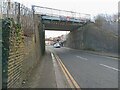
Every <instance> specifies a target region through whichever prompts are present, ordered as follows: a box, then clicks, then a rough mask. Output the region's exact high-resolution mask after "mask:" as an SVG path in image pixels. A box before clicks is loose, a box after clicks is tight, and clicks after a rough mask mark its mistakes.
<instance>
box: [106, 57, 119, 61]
mask: <svg viewBox="0 0 120 90" xmlns="http://www.w3.org/2000/svg"><path fill="white" fill-rule="evenodd" d="M106 58H110V59H115V60H118V58H114V57H106Z"/></svg>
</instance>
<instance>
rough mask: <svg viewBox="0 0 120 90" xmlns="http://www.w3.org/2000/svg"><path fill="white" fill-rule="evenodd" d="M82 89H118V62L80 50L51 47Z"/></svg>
mask: <svg viewBox="0 0 120 90" xmlns="http://www.w3.org/2000/svg"><path fill="white" fill-rule="evenodd" d="M49 49H50V50H51V52H54V53H56V54H57V55H58V56H59V58H60V59H61V60H62V62H63V63H64V64H65V66H66V68H67V69H68V71H69V72H70V73H71V75H72V76H73V78H74V79H75V80H76V82H77V83H78V84H79V85H80V87H81V88H118V72H119V70H118V60H117V59H115V58H112V57H107V56H101V55H95V54H91V53H87V52H84V51H80V50H73V49H68V48H65V47H62V48H53V47H49Z"/></svg>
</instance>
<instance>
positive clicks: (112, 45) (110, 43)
mask: <svg viewBox="0 0 120 90" xmlns="http://www.w3.org/2000/svg"><path fill="white" fill-rule="evenodd" d="M66 46H67V47H70V48H75V49H82V50H92V51H105V52H115V53H117V51H118V37H117V36H116V35H114V34H113V33H111V32H109V31H108V30H106V31H105V30H101V29H100V28H98V27H96V26H95V24H93V23H91V24H87V25H85V26H83V27H81V28H79V29H78V30H74V31H71V32H70V33H69V35H68V38H67V41H66Z"/></svg>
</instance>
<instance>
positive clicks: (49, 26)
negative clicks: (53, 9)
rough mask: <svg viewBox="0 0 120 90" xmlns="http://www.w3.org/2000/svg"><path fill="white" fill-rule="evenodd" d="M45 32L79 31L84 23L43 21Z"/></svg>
mask: <svg viewBox="0 0 120 90" xmlns="http://www.w3.org/2000/svg"><path fill="white" fill-rule="evenodd" d="M43 24H44V29H45V30H61V31H72V30H77V29H78V28H79V27H81V26H82V25H83V24H85V23H84V22H81V23H74V22H69V21H53V20H51V21H50V20H43Z"/></svg>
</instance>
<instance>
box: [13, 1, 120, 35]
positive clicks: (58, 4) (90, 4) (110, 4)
mask: <svg viewBox="0 0 120 90" xmlns="http://www.w3.org/2000/svg"><path fill="white" fill-rule="evenodd" d="M13 1H17V2H20V3H23V4H24V5H26V6H28V7H31V5H38V6H43V7H50V8H56V9H61V10H69V11H75V12H79V13H87V14H91V16H95V15H97V14H116V13H117V12H118V2H119V0H13ZM65 33H66V32H65ZM59 34H60V32H59ZM62 34H63V33H62ZM50 35H51V36H54V35H56V33H55V34H49V33H48V35H47V36H50Z"/></svg>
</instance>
